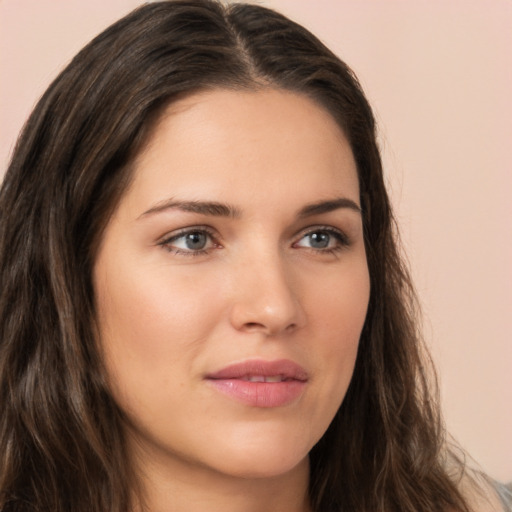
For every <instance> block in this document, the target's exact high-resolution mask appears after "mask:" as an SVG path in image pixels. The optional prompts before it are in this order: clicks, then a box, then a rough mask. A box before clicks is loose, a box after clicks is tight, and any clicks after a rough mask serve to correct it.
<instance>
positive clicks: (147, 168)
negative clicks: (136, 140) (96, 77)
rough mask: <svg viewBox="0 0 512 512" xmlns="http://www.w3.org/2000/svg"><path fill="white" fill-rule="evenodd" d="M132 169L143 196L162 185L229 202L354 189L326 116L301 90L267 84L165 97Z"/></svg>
mask: <svg viewBox="0 0 512 512" xmlns="http://www.w3.org/2000/svg"><path fill="white" fill-rule="evenodd" d="M134 168H135V174H134V180H133V182H132V187H131V188H132V189H136V190H137V195H138V197H139V198H141V199H142V200H144V201H152V200H155V199H157V198H155V197H152V196H154V195H155V193H157V192H158V193H164V191H165V193H167V194H170V195H174V194H175V193H176V192H177V191H178V192H179V193H180V194H181V193H184V194H186V195H187V196H189V197H190V198H192V199H203V197H196V196H201V194H203V193H205V194H210V195H211V194H213V195H215V196H216V197H215V198H216V199H219V200H228V201H230V202H232V201H233V200H234V199H235V198H236V199H237V200H240V201H243V200H245V199H247V200H249V199H251V198H254V197H255V195H256V194H257V193H260V194H262V195H264V196H265V199H269V200H270V199H272V198H273V199H274V200H278V201H279V200H282V198H283V194H290V193H294V194H299V195H304V196H306V195H308V193H309V192H310V193H311V194H314V195H315V197H314V198H313V199H314V200H315V199H318V196H325V197H332V196H333V195H336V192H339V193H343V194H344V195H346V193H347V192H348V193H349V194H352V195H355V197H354V198H353V199H357V198H358V197H357V196H358V190H359V189H358V180H357V171H356V166H355V162H354V158H353V155H352V151H351V148H350V146H349V144H348V142H347V139H346V137H345V135H344V133H343V131H342V130H341V128H340V127H339V125H338V124H337V123H336V121H335V120H334V118H333V117H332V116H331V115H330V114H329V113H328V112H327V111H326V110H325V109H324V108H323V107H321V106H320V105H318V104H317V103H316V102H314V101H313V100H311V99H310V98H308V97H306V96H304V95H301V94H297V93H293V92H288V91H282V90H275V89H263V90H259V91H232V90H214V91H208V92H201V93H197V94H194V95H192V96H189V97H187V98H185V99H182V100H179V101H177V102H175V103H173V104H171V105H170V106H168V107H167V108H166V109H165V111H164V112H163V113H162V115H161V116H160V118H159V119H158V121H157V122H156V123H155V125H154V127H153V130H152V132H151V134H150V136H149V139H148V142H147V144H146V145H145V147H144V148H143V149H142V151H141V152H140V153H139V155H138V156H137V158H136V159H135V166H134ZM333 189H335V190H333ZM191 196H194V197H191ZM208 199H209V197H208ZM260 199H262V200H263V197H262V198H260ZM309 199H310V198H307V197H304V200H305V201H307V200H309Z"/></svg>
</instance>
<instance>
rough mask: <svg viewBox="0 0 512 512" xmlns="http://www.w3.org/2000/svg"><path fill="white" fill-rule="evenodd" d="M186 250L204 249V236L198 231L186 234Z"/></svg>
mask: <svg viewBox="0 0 512 512" xmlns="http://www.w3.org/2000/svg"><path fill="white" fill-rule="evenodd" d="M185 240H186V244H187V249H194V250H198V249H199V250H200V249H204V246H205V245H206V235H205V234H204V233H200V232H199V231H197V232H195V233H188V234H187V236H186V239H185Z"/></svg>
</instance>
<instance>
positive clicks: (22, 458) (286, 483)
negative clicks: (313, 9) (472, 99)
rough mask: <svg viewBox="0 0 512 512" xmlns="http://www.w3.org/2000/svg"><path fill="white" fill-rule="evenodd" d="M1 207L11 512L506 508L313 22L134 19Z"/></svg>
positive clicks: (39, 128) (198, 7) (4, 432)
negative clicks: (475, 465)
mask: <svg viewBox="0 0 512 512" xmlns="http://www.w3.org/2000/svg"><path fill="white" fill-rule="evenodd" d="M0 213H1V221H0V222H1V224H0V226H1V228H0V233H1V249H0V251H1V252H0V254H1V256H0V268H1V273H2V274H1V275H2V277H1V279H2V293H1V296H0V297H1V298H0V301H1V302H0V311H1V318H0V325H1V331H0V343H1V345H0V379H1V380H0V401H1V403H2V406H3V414H2V419H1V420H0V425H1V426H0V446H1V453H2V455H1V466H0V490H1V493H2V494H1V498H0V499H1V501H0V503H1V505H0V507H1V509H2V510H3V511H10V510H20V511H21V510H38V511H39V510H52V511H61V510H73V511H80V510H98V511H103V510H112V511H121V510H123V511H124V510H150V511H158V510H176V511H179V510H187V511H194V510H223V511H227V510H239V511H240V510H256V509H258V510H259V509H267V510H276V511H277V510H283V511H284V510H286V511H306V510H307V511H321V512H325V511H331V510H332V511H340V510H350V511H367V510H382V511H384V510H386V511H389V510H401V511H402V510H407V511H409V510H410V511H413V510H414V511H426V510H446V511H448V510H469V509H470V508H473V509H475V510H479V509H481V510H486V508H484V507H494V508H495V509H496V510H498V506H499V505H498V502H497V498H496V496H494V495H493V493H492V491H488V493H487V494H486V492H485V491H484V490H481V492H478V491H475V489H476V487H477V484H476V483H475V482H472V481H470V480H469V479H468V478H467V477H463V473H464V471H463V467H462V465H461V464H460V463H459V462H458V460H457V457H456V456H454V455H453V454H451V453H450V451H449V450H448V449H447V446H446V444H445V441H444V438H443V431H442V428H441V425H440V420H439V414H438V411H437V406H436V404H435V400H434V398H435V395H434V398H433V395H432V392H431V391H430V390H429V385H428V383H429V381H430V376H429V375H428V371H427V370H426V367H425V364H426V363H425V358H426V355H425V353H424V350H423V348H422V346H421V343H420V340H419V335H418V333H417V331H416V327H415V317H414V297H413V293H412V291H411V287H410V283H409V279H408V276H407V273H406V271H405V269H404V267H403V266H402V263H401V261H400V258H399V256H398V252H397V247H396V243H395V238H394V236H395V235H394V227H393V220H392V214H391V210H390V206H389V202H388V198H387V194H386V191H385V188H384V184H383V179H382V169H381V163H380V157H379V152H378V149H377V145H376V141H375V128H374V120H373V116H372V112H371V109H370V107H369V105H368V103H367V101H366V99H365V97H364V95H363V93H362V91H361V89H360V87H359V85H358V83H357V80H356V79H355V77H354V76H353V74H352V73H351V71H350V70H349V69H348V68H347V67H346V65H345V64H343V63H342V62H341V61H339V59H337V58H336V57H335V56H334V55H333V54H332V53H331V52H330V51H329V50H327V49H326V48H325V47H324V46H323V45H322V44H321V43H320V42H319V41H318V40H317V39H316V38H314V37H313V36H312V35H311V34H309V33H308V32H307V31H306V30H305V29H303V28H302V27H300V26H298V25H296V24H294V23H293V22H291V21H289V20H287V19H286V18H284V17H282V16H281V15H278V14H276V13H274V12H272V11H269V10H266V9H263V8H261V7H257V6H247V5H232V6H229V7H222V6H221V5H220V4H218V3H216V2H209V1H205V0H196V1H172V2H161V3H154V4H150V5H146V6H144V7H141V8H140V9H138V10H136V11H134V12H133V13H132V14H130V15H128V16H127V17H126V18H124V19H122V20H120V21H119V22H117V23H116V24H114V25H112V26H111V27H110V28H108V29H107V30H106V31H105V32H103V33H102V34H100V35H99V36H98V37H97V38H96V39H95V40H93V41H92V42H91V43H90V44H89V45H88V46H87V47H86V48H85V49H84V50H83V51H82V52H80V53H79V54H78V55H77V57H76V58H75V59H74V60H73V61H72V63H71V64H70V65H69V66H68V67H67V68H66V69H65V70H64V71H63V72H62V73H61V75H60V76H59V77H58V78H57V79H56V80H55V82H54V83H53V84H52V85H51V86H50V88H49V89H48V91H47V92H46V93H45V95H44V96H43V98H42V99H41V101H40V102H39V104H38V105H37V107H36V108H35V110H34V112H33V114H32V116H31V118H30V120H29V121H28V123H27V126H26V127H25V130H24V132H23V134H22V136H21V138H20V140H19V142H18V145H17V148H16V151H15V154H14V156H13V159H12V162H11V165H10V168H9V170H8V173H7V175H6V177H5V181H4V183H3V186H2V189H1V194H0ZM468 482H469V483H468ZM468 488H469V489H470V490H467V489H468ZM480 494H481V495H482V496H480ZM478 496H480V497H478ZM476 501H478V502H479V503H480V502H481V503H482V505H479V504H476V505H475V503H476Z"/></svg>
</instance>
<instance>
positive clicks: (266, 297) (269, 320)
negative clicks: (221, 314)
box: [232, 247, 304, 335]
mask: <svg viewBox="0 0 512 512" xmlns="http://www.w3.org/2000/svg"><path fill="white" fill-rule="evenodd" d="M237 267H238V269H237V272H236V276H235V281H234V287H235V290H236V291H235V300H234V304H233V309H232V321H233V324H234V325H235V327H236V328H237V329H243V330H251V331H261V332H264V333H265V334H267V335H273V334H278V333H279V332H283V331H289V330H291V329H293V328H296V327H299V326H301V325H302V323H303V321H304V313H303V311H302V307H301V304H300V300H299V296H298V289H297V285H298V283H297V282H296V281H295V279H294V277H295V276H294V275H293V272H292V269H291V268H290V266H289V262H287V260H286V258H285V257H284V256H283V255H282V253H281V251H280V250H279V248H278V247H259V249H258V250H254V251H252V252H251V254H250V255H246V257H245V258H242V259H241V261H240V262H239V265H238V266H237Z"/></svg>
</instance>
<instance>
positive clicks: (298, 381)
mask: <svg viewBox="0 0 512 512" xmlns="http://www.w3.org/2000/svg"><path fill="white" fill-rule="evenodd" d="M206 381H207V382H208V383H209V384H210V385H211V386H212V387H213V388H214V389H216V390H217V391H219V392H221V393H222V394H224V395H227V396H228V397H230V398H232V399H234V400H236V401H238V402H242V403H244V404H246V405H249V406H252V407H263V408H269V407H282V406H285V405H288V404H291V403H293V402H294V401H296V400H297V399H298V398H299V397H300V396H301V395H302V393H303V392H304V390H305V388H306V385H307V382H308V374H307V372H306V371H305V370H304V369H303V368H302V367H301V366H299V365H298V364H296V363H294V362H293V361H290V360H287V359H282V360H278V361H264V360H249V361H244V362H242V363H238V364H233V365H229V366H227V367H225V368H223V369H221V370H219V371H217V372H214V373H211V374H208V375H207V376H206Z"/></svg>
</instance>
